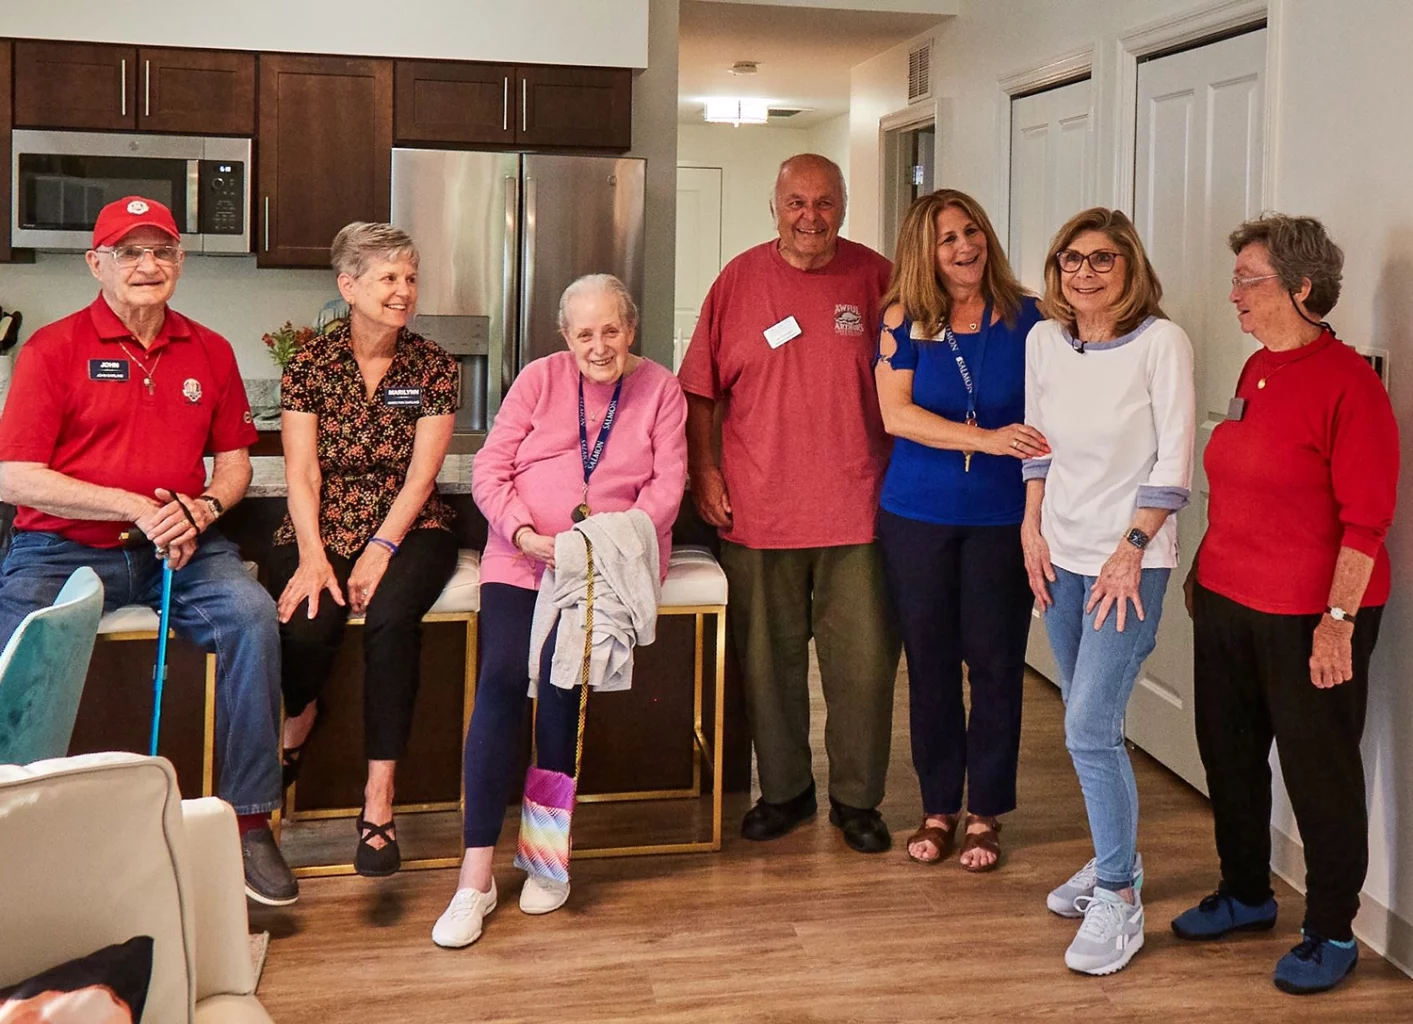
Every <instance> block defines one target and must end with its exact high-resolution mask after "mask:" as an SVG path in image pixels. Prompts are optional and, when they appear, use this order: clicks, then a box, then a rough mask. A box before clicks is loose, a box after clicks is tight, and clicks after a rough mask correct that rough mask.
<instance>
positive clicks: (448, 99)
mask: <svg viewBox="0 0 1413 1024" xmlns="http://www.w3.org/2000/svg"><path fill="white" fill-rule="evenodd" d="M393 80H394V90H395V99H394V102H393V110H394V116H393V128H394V132H395V134H396V135H397V139H398V141H399V142H464V143H472V144H480V143H491V144H496V145H509V144H512V143H514V141H515V128H516V124H517V118H518V117H519V113H518V110H517V106H518V104H519V102H520V99H519V97H520V94H519V91H518V90H516V89H514V88H513V85H514V82H515V68H514V67H512V66H511V65H509V64H468V63H464V62H461V61H455V62H452V61H430V60H400V61H398V62H397V66H396V69H395V71H394V75H393Z"/></svg>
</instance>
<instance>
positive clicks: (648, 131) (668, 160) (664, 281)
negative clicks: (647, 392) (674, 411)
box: [583, 0, 678, 366]
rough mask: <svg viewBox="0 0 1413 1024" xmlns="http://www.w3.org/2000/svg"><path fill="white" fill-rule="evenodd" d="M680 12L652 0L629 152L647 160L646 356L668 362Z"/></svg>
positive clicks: (671, 1) (642, 329) (642, 332)
mask: <svg viewBox="0 0 1413 1024" xmlns="http://www.w3.org/2000/svg"><path fill="white" fill-rule="evenodd" d="M583 6H586V7H587V6H588V5H583ZM677 11H678V0H651V4H650V12H649V21H650V24H649V28H650V34H649V39H648V67H647V70H646V71H643V72H642V73H641V74H639V75H638V76H637V78H636V80H635V81H634V82H633V139H634V140H635V142H636V145H635V146H634V147H633V150H632V151H631V153H630V154H629V155H630V156H640V157H643V158H644V159H646V160H647V162H648V164H647V210H646V213H645V214H644V232H645V234H646V238H645V239H644V244H645V248H646V259H647V270H646V279H645V280H644V282H643V309H642V323H641V324H640V325H639V329H638V339H639V341H638V344H639V347H640V350H641V351H642V353H643V355H645V356H647V357H648V358H649V359H655V360H657V361H658V362H660V363H664V364H665V365H667V366H671V365H672V301H673V300H672V297H673V292H674V291H675V290H676V287H677Z"/></svg>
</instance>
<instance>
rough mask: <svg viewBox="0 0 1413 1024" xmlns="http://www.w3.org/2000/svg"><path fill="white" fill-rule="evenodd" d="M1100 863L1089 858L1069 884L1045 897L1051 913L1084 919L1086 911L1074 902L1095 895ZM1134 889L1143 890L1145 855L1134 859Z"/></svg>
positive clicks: (1073, 875)
mask: <svg viewBox="0 0 1413 1024" xmlns="http://www.w3.org/2000/svg"><path fill="white" fill-rule="evenodd" d="M1098 863H1099V862H1098V861H1097V860H1095V859H1094V858H1093V857H1090V858H1089V863H1088V864H1086V865H1084V867H1082V868H1080V869H1079V870H1078V871H1076V872H1075V873H1074V874H1072V875H1071V876H1070V879H1069V881H1068V882H1066V883H1065V884H1064V885H1062V886H1059V887H1058V888H1056V889H1052V890H1051V891H1050V895H1049V896H1046V897H1045V906H1046V907H1048V908H1049V910H1050V913H1052V914H1059V915H1060V916H1061V917H1083V916H1084V911H1083V910H1081V909H1079V908H1078V907H1076V906H1075V905H1074V901H1075V900H1077V899H1079V898H1080V897H1081V896H1093V895H1094V883H1095V882H1097V881H1098V872H1097V870H1096V866H1097V865H1098ZM1133 887H1134V889H1135V890H1138V889H1142V888H1143V854H1141V853H1140V854H1138V855H1137V856H1135V857H1134V859H1133Z"/></svg>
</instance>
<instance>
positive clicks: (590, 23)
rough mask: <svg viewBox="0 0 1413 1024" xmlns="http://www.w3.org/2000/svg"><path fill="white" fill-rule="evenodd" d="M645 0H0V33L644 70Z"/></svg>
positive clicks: (646, 8)
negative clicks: (230, 1)
mask: <svg viewBox="0 0 1413 1024" xmlns="http://www.w3.org/2000/svg"><path fill="white" fill-rule="evenodd" d="M649 2H650V0H593V3H582V2H581V0H516V2H514V3H506V2H504V0H404V2H403V3H400V4H397V5H394V6H389V5H388V4H385V3H378V2H375V0H296V2H294V3H291V2H289V0H244V2H243V3H241V4H239V5H234V6H229V7H226V8H224V9H223V10H221V11H220V12H219V13H218V12H217V10H216V8H215V6H214V5H212V4H209V3H205V2H199V0H148V2H146V3H144V4H142V5H141V7H132V6H129V5H126V4H115V3H112V2H111V0H63V2H62V3H50V4H42V3H40V4H35V3H22V2H20V0H0V8H3V12H4V17H3V19H0V31H3V32H4V34H5V35H7V36H14V37H16V38H34V39H81V40H89V41H92V42H114V43H147V44H150V45H154V46H198V47H199V46H218V47H221V48H223V49H228V50H290V51H295V52H299V53H349V54H359V55H366V56H379V57H382V56H386V57H440V58H447V59H452V60H488V61H505V62H517V61H519V62H524V63H534V64H588V65H602V66H606V67H626V68H641V67H646V66H647V63H648V7H649Z"/></svg>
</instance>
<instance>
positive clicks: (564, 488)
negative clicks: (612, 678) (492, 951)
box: [432, 274, 687, 948]
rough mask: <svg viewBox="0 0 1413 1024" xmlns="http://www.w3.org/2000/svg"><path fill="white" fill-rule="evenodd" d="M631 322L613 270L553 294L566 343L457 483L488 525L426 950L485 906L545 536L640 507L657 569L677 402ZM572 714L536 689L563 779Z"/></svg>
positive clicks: (679, 414)
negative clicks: (466, 713)
mask: <svg viewBox="0 0 1413 1024" xmlns="http://www.w3.org/2000/svg"><path fill="white" fill-rule="evenodd" d="M637 326H638V310H637V307H636V306H635V305H634V304H633V298H632V296H631V295H629V293H628V289H627V288H626V287H624V285H623V282H621V281H619V280H618V278H616V277H612V276H610V275H608V274H591V275H589V276H587V277H581V278H579V279H578V280H577V281H575V282H574V283H573V284H571V285H570V286H569V287H568V288H566V289H565V290H564V295H563V296H562V297H561V298H560V302H559V327H560V332H561V333H562V334H563V335H564V340H565V341H566V342H567V343H568V345H569V351H567V352H559V353H556V354H555V355H552V356H546V357H545V358H543V359H537V360H535V361H534V362H533V363H531V364H530V365H529V366H527V367H525V369H524V370H523V371H522V372H521V373H520V376H519V377H517V378H516V379H515V383H514V385H512V387H511V388H510V391H509V393H508V394H507V395H506V396H505V401H504V402H503V403H502V404H501V407H500V411H499V412H498V413H497V414H496V418H495V424H494V425H493V426H492V428H491V432H490V435H489V436H488V437H487V438H486V444H485V447H483V448H482V449H481V451H480V452H478V453H477V455H476V466H475V472H474V475H473V481H472V485H471V491H472V494H473V495H474V496H475V499H476V504H477V506H478V507H479V508H480V509H481V511H482V513H484V514H485V517H486V521H487V523H489V525H490V538H489V540H488V541H487V542H486V551H485V554H484V555H483V556H482V558H481V613H480V625H481V641H480V658H481V671H480V678H479V681H478V683H477V688H476V708H475V711H474V712H473V713H472V716H471V727H470V729H469V731H468V732H467V735H466V758H465V773H466V813H465V819H464V822H463V833H464V839H465V845H466V854H465V857H464V858H463V860H462V862H461V876H460V878H459V880H458V881H457V890H456V895H455V896H453V897H452V900H451V904H450V905H449V906H448V907H447V909H446V911H445V913H443V914H442V916H441V917H440V918H439V919H438V921H437V923H436V926H435V927H434V928H433V929H432V940H433V941H434V942H435V943H436V944H437V945H439V946H445V947H450V948H456V947H461V946H469V945H470V944H471V943H473V942H475V941H476V939H478V938H479V937H480V935H481V924H482V919H483V918H484V917H485V915H487V914H489V913H490V912H491V911H492V910H494V909H495V907H496V888H495V879H494V878H493V877H492V875H491V855H492V853H493V852H494V850H495V844H496V840H497V839H498V838H499V836H500V828H501V823H502V822H503V821H504V819H505V807H506V803H507V801H508V799H509V794H510V785H511V775H512V772H513V770H514V766H515V756H516V752H517V749H518V746H519V736H520V728H521V723H522V722H523V720H524V717H523V716H524V714H525V707H526V704H527V701H528V698H527V693H528V690H529V682H530V680H529V671H528V665H529V660H530V623H531V618H532V616H533V613H534V608H535V595H536V590H537V588H538V587H539V585H540V576H541V574H542V573H543V572H544V569H545V566H546V565H547V564H553V559H554V540H555V536H556V535H557V534H559V533H562V532H564V531H565V530H568V529H570V527H571V526H572V525H573V524H574V523H575V522H576V521H578V520H579V519H582V518H583V517H584V516H586V515H589V514H592V513H596V512H626V511H628V510H629V509H634V508H637V509H642V510H643V511H644V512H646V513H647V514H648V516H649V517H650V518H651V519H652V521H653V523H654V524H655V525H656V526H657V531H658V543H659V544H660V546H661V548H660V558H659V565H660V566H661V571H662V575H663V576H664V577H666V575H667V564H668V556H669V555H670V553H671V550H672V548H671V545H672V536H671V534H672V522H673V520H674V519H676V518H677V507H678V505H680V504H681V501H682V492H683V488H684V486H685V484H686V476H687V442H686V435H685V433H684V424H685V422H686V415H687V408H686V402H685V400H684V399H683V397H682V389H681V387H680V386H679V385H678V383H677V378H676V377H674V376H673V375H672V373H671V372H669V371H668V370H667V369H666V368H665V367H663V366H660V365H658V364H657V363H654V362H650V361H649V360H646V359H643V358H642V357H641V356H636V355H633V354H632V353H631V352H630V351H629V350H630V349H631V348H632V346H633V337H634V333H635V331H636V329H637ZM547 646H548V645H547ZM578 720H579V695H578V690H577V689H573V690H562V689H560V688H559V687H556V686H547V687H542V688H541V689H540V709H539V714H538V715H537V716H536V722H535V746H536V750H537V752H538V763H539V765H540V767H542V768H548V769H551V770H555V771H562V772H565V773H566V774H572V773H573V771H574V746H575V735H576V730H577V726H578ZM568 896H569V886H568V884H567V883H565V884H563V885H560V884H558V883H555V882H552V881H549V880H546V879H544V878H541V877H539V876H535V875H532V876H530V878H529V879H528V880H527V881H526V883H525V886H524V888H523V890H522V891H521V894H520V909H521V910H523V911H525V912H526V913H529V914H544V913H548V912H549V911H551V910H556V909H558V908H559V907H560V906H562V905H563V904H564V901H565V900H566V899H567V898H568Z"/></svg>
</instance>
